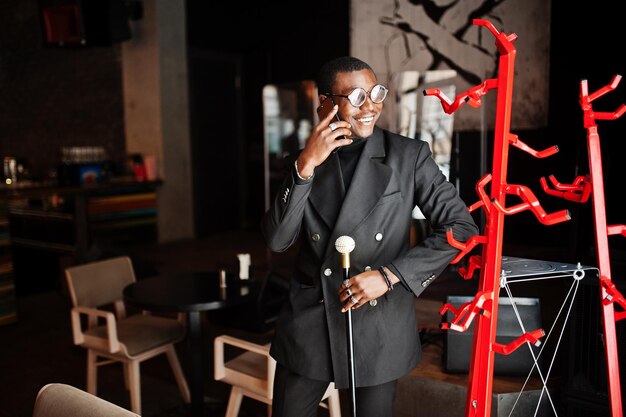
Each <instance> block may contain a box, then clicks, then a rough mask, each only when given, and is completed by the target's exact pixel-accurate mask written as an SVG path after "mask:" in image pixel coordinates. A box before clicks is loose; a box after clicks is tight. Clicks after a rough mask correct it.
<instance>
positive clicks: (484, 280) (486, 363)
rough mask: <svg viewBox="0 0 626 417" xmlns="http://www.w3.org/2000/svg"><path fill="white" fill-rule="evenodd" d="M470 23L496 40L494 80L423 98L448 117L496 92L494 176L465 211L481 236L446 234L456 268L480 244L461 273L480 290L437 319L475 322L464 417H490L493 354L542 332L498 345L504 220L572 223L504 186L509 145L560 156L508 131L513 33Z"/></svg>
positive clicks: (458, 324) (464, 325)
mask: <svg viewBox="0 0 626 417" xmlns="http://www.w3.org/2000/svg"><path fill="white" fill-rule="evenodd" d="M473 23H474V24H475V25H480V26H484V27H486V28H487V29H489V31H490V32H491V33H492V34H493V35H494V37H495V38H496V42H495V44H496V46H497V49H498V52H499V54H500V58H499V65H498V77H497V78H493V79H489V80H487V81H485V82H483V83H482V84H480V85H478V86H476V87H473V88H470V89H469V90H468V91H467V92H465V93H463V94H460V95H458V96H457V97H456V99H455V100H454V101H451V100H450V99H448V98H447V97H446V96H445V95H444V94H443V93H442V92H441V90H439V89H436V88H433V89H427V90H426V91H424V94H425V95H429V96H435V97H437V98H439V100H440V101H441V103H442V106H443V109H444V111H445V112H446V113H448V114H450V113H453V112H454V111H456V110H458V109H459V108H460V107H461V106H462V105H463V104H464V103H467V104H469V105H470V106H472V107H478V106H479V105H480V104H481V99H480V97H481V96H483V95H485V94H487V93H488V92H489V91H490V90H492V89H497V90H498V94H497V103H496V120H495V130H494V149H493V163H492V171H491V173H490V174H487V175H485V176H484V177H483V178H482V179H481V180H479V181H478V183H477V184H476V192H477V194H478V196H479V201H478V202H476V203H474V204H473V205H471V206H470V207H469V210H470V211H473V210H476V209H478V208H482V210H483V211H484V213H485V215H486V225H485V229H484V231H483V233H484V234H483V235H481V236H474V237H472V238H471V239H470V240H468V241H467V242H466V243H462V242H458V241H456V240H455V239H454V236H453V235H452V232H448V235H447V237H448V241H449V242H450V244H451V245H453V246H454V247H456V248H458V249H460V251H461V252H460V253H459V255H458V256H457V257H456V258H455V259H454V260H453V261H452V263H457V262H458V261H459V260H460V259H461V258H462V257H464V256H465V255H466V254H468V253H469V252H470V251H471V250H472V249H474V248H475V247H476V246H477V245H478V244H482V245H483V249H482V255H481V256H477V255H475V256H471V257H470V259H469V267H468V268H467V269H463V268H461V269H460V270H459V271H460V272H461V275H462V276H463V277H464V278H466V279H469V278H470V277H471V275H472V273H473V272H474V271H475V270H476V269H480V280H479V290H478V293H477V294H476V296H475V297H474V299H473V301H471V302H469V303H466V304H464V305H462V306H460V307H459V308H458V309H455V308H454V307H453V306H452V305H450V304H445V305H444V306H443V307H442V308H441V310H440V313H441V314H444V313H445V312H446V311H448V310H449V311H452V312H453V313H454V317H453V319H452V321H451V322H450V323H446V324H444V325H443V326H442V327H443V328H445V329H450V330H456V331H465V330H467V329H468V327H469V326H470V325H471V323H472V321H473V320H476V325H475V328H474V338H473V349H472V357H471V362H470V368H469V385H468V390H467V398H466V414H465V415H466V416H468V417H469V416H472V417H474V416H489V415H490V412H491V398H492V385H493V371H494V356H495V353H499V354H505V355H506V354H509V353H511V352H513V351H514V350H515V349H517V348H519V347H520V346H521V345H523V344H525V343H526V342H529V343H532V344H538V343H539V338H540V337H542V336H543V335H544V332H543V330H542V329H537V330H534V331H531V332H526V333H524V334H523V335H522V336H520V337H519V338H517V339H516V340H514V341H513V342H511V343H510V344H508V345H501V344H499V343H496V324H497V318H498V297H499V283H500V278H501V275H500V271H501V267H502V243H503V231H504V216H505V215H507V214H517V213H519V212H522V211H524V210H530V211H531V212H532V213H533V214H534V215H535V217H537V219H538V220H539V221H540V222H541V223H542V224H545V225H552V224H555V223H559V222H562V221H566V220H569V219H570V215H569V213H568V212H567V210H562V211H558V212H555V213H550V214H548V213H546V212H545V210H543V208H542V207H541V204H540V203H539V201H538V200H537V198H536V197H535V195H534V194H533V193H532V191H531V190H530V189H529V188H527V187H525V186H523V185H515V184H508V183H507V180H506V175H507V167H508V154H509V145H513V146H515V147H516V148H518V149H520V150H522V151H524V152H527V153H529V154H530V155H532V156H534V157H537V158H545V157H547V156H550V155H553V154H555V153H556V152H558V148H557V147H556V146H553V147H551V148H548V149H546V150H543V151H535V150H533V149H531V148H530V147H529V146H528V145H526V144H525V143H523V142H522V141H520V140H519V138H518V137H517V135H515V134H512V133H511V132H510V121H511V103H512V94H513V76H514V63H515V55H516V50H515V47H514V46H513V42H514V41H515V40H516V39H517V36H516V35H515V34H510V35H507V34H505V33H503V32H498V31H497V30H496V28H495V27H494V26H493V25H492V24H491V23H490V22H489V21H487V20H481V19H475V20H474V21H473ZM488 185H489V186H490V193H489V195H488V194H487V192H486V191H485V187H487V186H488ZM507 195H516V196H518V197H519V198H520V199H521V203H519V204H517V205H514V206H511V207H506V204H505V199H506V196H507Z"/></svg>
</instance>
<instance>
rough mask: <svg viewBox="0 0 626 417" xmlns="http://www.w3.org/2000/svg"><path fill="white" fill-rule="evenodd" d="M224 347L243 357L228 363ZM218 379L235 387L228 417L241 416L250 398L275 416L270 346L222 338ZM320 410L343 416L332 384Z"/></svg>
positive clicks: (216, 355) (217, 347) (217, 343)
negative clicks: (242, 407)
mask: <svg viewBox="0 0 626 417" xmlns="http://www.w3.org/2000/svg"><path fill="white" fill-rule="evenodd" d="M224 345H231V346H234V347H235V348H237V349H238V350H239V351H243V353H241V354H240V355H238V356H236V357H234V358H233V359H231V360H228V361H226V360H225V356H224ZM214 349H215V351H214V377H215V379H216V380H217V381H222V382H224V383H226V384H230V385H232V388H231V391H230V397H229V399H228V407H227V409H226V415H225V417H237V416H238V415H239V408H240V407H241V401H242V400H243V397H244V396H246V397H250V398H253V399H255V400H257V401H261V402H263V403H265V404H267V405H268V412H267V415H268V417H271V415H272V408H271V404H272V398H273V396H274V393H273V385H274V371H275V369H276V361H275V360H274V359H273V358H272V357H271V356H270V354H269V350H270V345H269V344H266V345H259V344H256V343H252V342H249V341H246V340H243V339H239V338H236V337H232V336H228V335H221V336H217V337H216V338H215V341H214ZM320 407H324V408H326V409H328V412H329V415H330V417H341V407H340V403H339V391H338V390H337V389H336V388H335V384H333V383H331V384H330V385H329V386H328V389H327V390H326V393H325V394H324V397H323V398H322V402H321V403H320Z"/></svg>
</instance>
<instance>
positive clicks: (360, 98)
mask: <svg viewBox="0 0 626 417" xmlns="http://www.w3.org/2000/svg"><path fill="white" fill-rule="evenodd" d="M388 91H389V89H387V87H385V86H384V85H382V84H376V85H375V86H374V87H372V89H371V90H370V91H367V90H365V89H364V88H361V87H357V88H355V89H354V90H352V92H351V93H350V94H348V95H342V94H331V93H324V94H323V95H325V96H328V97H343V98H347V99H348V101H349V102H350V104H352V105H353V106H354V107H361V106H362V105H363V103H365V100H367V97H368V96H369V98H370V100H372V103H374V104H379V103H382V102H383V100H385V97H387V92H388Z"/></svg>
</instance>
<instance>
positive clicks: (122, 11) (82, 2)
mask: <svg viewBox="0 0 626 417" xmlns="http://www.w3.org/2000/svg"><path fill="white" fill-rule="evenodd" d="M39 9H40V14H41V25H42V31H43V42H44V45H46V46H56V47H67V46H109V45H112V44H113V43H116V42H121V41H124V40H128V39H130V38H131V32H130V24H129V8H128V7H127V5H126V3H125V1H124V0H39Z"/></svg>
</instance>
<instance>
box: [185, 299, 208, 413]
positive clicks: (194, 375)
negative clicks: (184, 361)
mask: <svg viewBox="0 0 626 417" xmlns="http://www.w3.org/2000/svg"><path fill="white" fill-rule="evenodd" d="M188 326H189V351H190V354H191V355H190V356H191V361H190V366H189V371H188V372H189V393H190V395H191V415H192V416H194V417H200V416H202V415H203V414H204V372H205V371H204V360H203V358H204V355H203V349H202V325H201V323H200V312H199V311H190V312H189V323H188Z"/></svg>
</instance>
